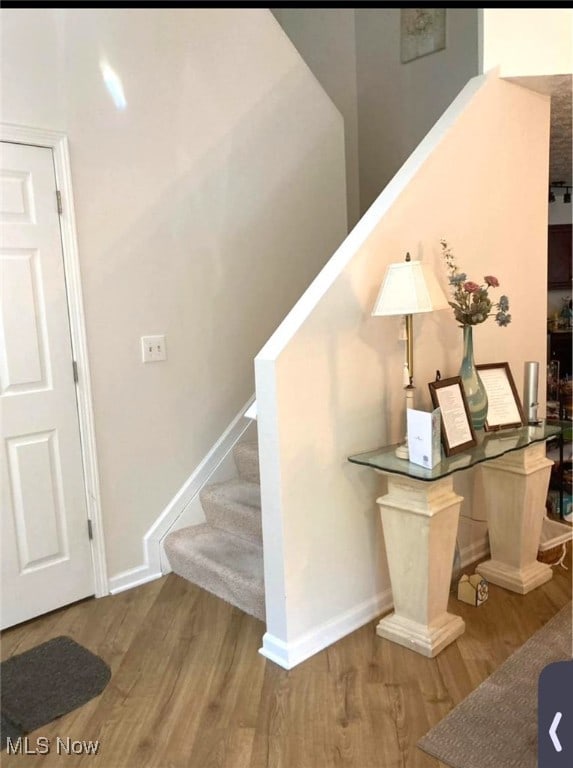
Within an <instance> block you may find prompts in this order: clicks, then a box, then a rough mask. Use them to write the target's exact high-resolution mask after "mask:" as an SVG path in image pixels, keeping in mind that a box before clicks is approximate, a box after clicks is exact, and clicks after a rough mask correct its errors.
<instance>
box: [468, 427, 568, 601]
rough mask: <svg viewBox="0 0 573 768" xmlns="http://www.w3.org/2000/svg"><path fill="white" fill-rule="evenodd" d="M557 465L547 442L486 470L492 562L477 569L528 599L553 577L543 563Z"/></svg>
mask: <svg viewBox="0 0 573 768" xmlns="http://www.w3.org/2000/svg"><path fill="white" fill-rule="evenodd" d="M552 464H553V462H552V461H551V460H550V459H548V458H546V456H545V443H544V442H542V443H535V444H533V445H530V446H528V447H527V448H523V449H522V450H520V451H514V452H513V453H507V454H505V455H504V456H500V457H499V458H498V459H492V460H491V461H488V462H487V463H485V464H483V465H482V472H483V473H484V476H483V478H484V489H485V502H486V506H487V509H486V513H487V523H488V529H489V545H490V553H491V560H486V561H485V562H484V563H481V564H480V565H478V567H477V570H478V572H479V573H481V575H482V576H484V577H485V578H486V579H488V580H489V581H491V582H492V584H498V585H499V586H500V587H505V589H510V590H512V591H513V592H519V593H520V594H522V595H525V594H526V593H527V592H531V590H532V589H535V588H536V587H538V586H539V585H540V584H544V583H545V582H546V581H549V579H551V577H552V576H553V571H552V570H551V567H550V566H549V565H546V564H545V563H540V562H539V561H538V560H537V552H538V549H539V541H540V538H541V526H542V525H543V518H544V516H545V500H546V498H547V488H548V486H549V475H550V473H551V465H552Z"/></svg>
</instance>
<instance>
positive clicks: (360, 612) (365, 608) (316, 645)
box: [259, 588, 393, 669]
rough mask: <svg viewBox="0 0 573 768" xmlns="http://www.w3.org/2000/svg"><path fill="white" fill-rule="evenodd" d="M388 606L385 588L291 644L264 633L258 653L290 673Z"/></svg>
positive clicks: (374, 617)
mask: <svg viewBox="0 0 573 768" xmlns="http://www.w3.org/2000/svg"><path fill="white" fill-rule="evenodd" d="M392 605H393V602H392V590H391V589H390V588H388V589H386V590H384V592H380V593H379V594H378V595H376V596H375V597H372V598H370V599H369V600H365V601H364V602H363V603H361V604H360V605H358V606H356V607H354V608H351V609H350V610H348V611H346V612H345V613H343V614H341V615H340V616H337V617H336V618H334V619H331V620H330V621H327V622H326V623H325V624H322V625H320V626H318V627H315V628H314V629H312V630H311V631H310V632H307V633H306V634H304V635H302V637H299V638H298V639H297V640H294V641H292V642H289V643H287V642H285V641H284V640H280V639H279V638H278V637H275V636H274V635H272V634H271V633H270V632H265V634H264V635H263V646H262V648H260V649H259V653H260V654H261V655H262V656H264V657H265V658H267V659H269V661H272V662H274V663H275V664H278V665H279V666H280V667H283V669H292V668H293V667H296V666H297V664H300V663H301V662H303V661H305V660H306V659H309V658H310V657H311V656H314V655H315V654H316V653H318V652H319V651H322V650H324V649H325V648H327V647H328V646H329V645H332V643H335V642H336V641H337V640H340V639H341V638H343V637H346V635H349V634H350V633H351V632H354V631H355V630H356V629H359V628H360V627H362V626H364V624H367V623H368V622H369V621H373V620H374V619H376V618H378V616H380V614H382V613H386V611H389V610H390V609H391V608H392Z"/></svg>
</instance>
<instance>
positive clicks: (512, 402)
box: [476, 363, 525, 431]
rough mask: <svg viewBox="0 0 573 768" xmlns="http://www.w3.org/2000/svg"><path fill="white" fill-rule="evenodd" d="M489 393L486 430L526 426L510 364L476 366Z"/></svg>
mask: <svg viewBox="0 0 573 768" xmlns="http://www.w3.org/2000/svg"><path fill="white" fill-rule="evenodd" d="M476 370H477V371H478V373H479V376H480V379H481V380H482V382H483V385H484V387H485V391H486V393H487V418H486V420H485V425H484V429H485V430H486V431H492V430H496V429H512V428H515V427H522V426H523V425H524V424H525V415H524V413H523V407H522V405H521V401H520V399H519V395H518V394H517V389H516V387H515V382H514V380H513V376H512V375H511V369H510V367H509V363H485V364H483V365H476Z"/></svg>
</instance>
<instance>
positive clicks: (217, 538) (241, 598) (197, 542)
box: [164, 442, 265, 621]
mask: <svg viewBox="0 0 573 768" xmlns="http://www.w3.org/2000/svg"><path fill="white" fill-rule="evenodd" d="M233 458H234V460H235V465H236V467H237V471H238V475H239V476H238V478H236V479H232V480H227V481H226V482H223V483H213V484H211V485H207V486H205V488H203V490H202V491H201V494H200V499H201V504H202V506H203V510H204V512H205V519H206V522H205V523H201V524H199V525H193V526H188V527H187V528H181V529H180V530H178V531H174V532H173V533H170V534H168V536H166V538H165V541H164V547H165V553H166V555H167V559H168V560H169V564H170V565H171V568H172V569H173V571H174V573H176V574H178V575H179V576H181V577H183V578H184V579H187V580H188V581H191V582H193V584H197V585H198V586H199V587H202V588H203V589H206V590H207V591H208V592H211V593H212V594H214V595H217V597H220V598H222V599H223V600H226V601H227V602H228V603H231V604H232V605H235V606H236V607H237V608H240V609H241V610H243V611H245V612H246V613H249V614H251V615H252V616H255V617H256V618H257V619H261V621H264V620H265V586H264V574H263V541H262V532H261V486H260V478H259V453H258V446H257V443H256V442H241V443H237V445H236V446H235V447H234V448H233Z"/></svg>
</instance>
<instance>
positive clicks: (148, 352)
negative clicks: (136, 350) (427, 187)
mask: <svg viewBox="0 0 573 768" xmlns="http://www.w3.org/2000/svg"><path fill="white" fill-rule="evenodd" d="M141 359H142V360H143V362H144V363H158V362H160V361H161V360H167V347H166V345H165V336H142V337H141Z"/></svg>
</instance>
